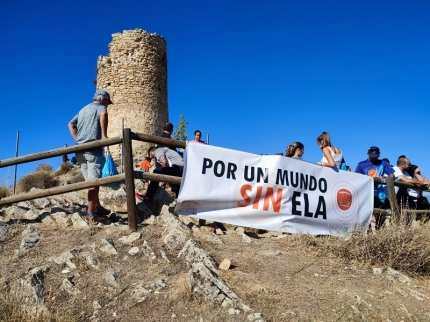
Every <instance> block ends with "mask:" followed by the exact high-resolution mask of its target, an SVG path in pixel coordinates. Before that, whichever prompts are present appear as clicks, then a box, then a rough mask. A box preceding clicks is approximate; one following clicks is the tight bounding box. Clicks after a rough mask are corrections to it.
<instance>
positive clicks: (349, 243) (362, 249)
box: [293, 212, 430, 275]
mask: <svg viewBox="0 0 430 322" xmlns="http://www.w3.org/2000/svg"><path fill="white" fill-rule="evenodd" d="M410 222H411V221H410V213H407V212H402V216H401V218H399V219H398V220H397V221H395V222H393V221H392V222H391V224H390V225H389V226H384V227H383V228H381V229H379V230H377V231H375V232H369V233H368V234H367V235H364V234H362V233H361V232H357V233H354V234H353V235H352V236H351V238H349V239H343V238H337V237H332V236H326V237H317V236H314V235H297V236H296V238H293V240H295V242H293V243H295V244H296V245H298V244H300V245H301V246H300V247H303V246H305V247H306V248H307V249H308V248H309V246H310V247H312V248H314V249H315V250H316V251H317V253H318V254H319V255H322V256H328V255H329V254H332V255H335V256H337V257H340V258H344V259H346V260H348V261H351V262H361V263H364V264H368V265H372V266H383V267H387V266H389V267H392V268H394V269H396V270H400V271H403V272H405V273H413V274H420V275H430V222H427V223H418V224H417V225H411V224H410Z"/></svg>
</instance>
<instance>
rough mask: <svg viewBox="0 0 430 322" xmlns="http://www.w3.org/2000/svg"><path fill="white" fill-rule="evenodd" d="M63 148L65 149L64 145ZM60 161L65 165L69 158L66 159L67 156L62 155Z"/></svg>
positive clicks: (65, 145)
mask: <svg viewBox="0 0 430 322" xmlns="http://www.w3.org/2000/svg"><path fill="white" fill-rule="evenodd" d="M63 148H67V144H64V146H63ZM61 159H62V160H63V163H67V161H69V158H68V157H67V154H63V156H62V157H61Z"/></svg>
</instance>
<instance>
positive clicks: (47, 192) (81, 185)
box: [0, 171, 182, 206]
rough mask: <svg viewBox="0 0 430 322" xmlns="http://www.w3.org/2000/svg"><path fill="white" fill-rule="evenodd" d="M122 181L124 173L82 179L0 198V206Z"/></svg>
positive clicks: (150, 176)
mask: <svg viewBox="0 0 430 322" xmlns="http://www.w3.org/2000/svg"><path fill="white" fill-rule="evenodd" d="M133 176H134V178H136V179H147V180H154V181H159V182H167V183H170V184H178V185H180V184H181V179H182V178H181V177H174V176H167V175H164V174H156V173H143V172H140V171H134V173H133ZM123 181H125V177H124V174H118V175H115V176H111V177H107V178H100V179H95V180H91V181H83V182H78V183H73V184H69V185H66V186H60V187H55V188H50V189H44V190H39V191H35V192H28V193H22V194H19V195H13V196H10V197H6V198H2V199H0V206H7V205H10V204H13V203H16V202H20V201H26V200H33V199H37V198H43V197H49V196H54V195H60V194H63V193H67V192H72V191H77V190H82V189H86V188H90V187H93V186H102V185H106V184H109V183H116V182H123Z"/></svg>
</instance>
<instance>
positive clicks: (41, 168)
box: [36, 163, 52, 172]
mask: <svg viewBox="0 0 430 322" xmlns="http://www.w3.org/2000/svg"><path fill="white" fill-rule="evenodd" d="M36 171H48V172H52V165H50V164H49V163H41V164H39V165H38V166H37V168H36Z"/></svg>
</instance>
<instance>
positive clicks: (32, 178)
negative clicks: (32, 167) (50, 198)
mask: <svg viewBox="0 0 430 322" xmlns="http://www.w3.org/2000/svg"><path fill="white" fill-rule="evenodd" d="M57 185H58V180H57V179H56V176H55V174H54V173H53V172H52V166H51V165H50V164H40V165H39V166H38V167H37V170H36V172H33V173H30V174H27V175H26V176H24V177H22V178H21V180H19V182H18V185H17V186H18V190H19V191H21V192H28V191H30V189H31V188H38V189H48V188H52V187H55V186H57Z"/></svg>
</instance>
